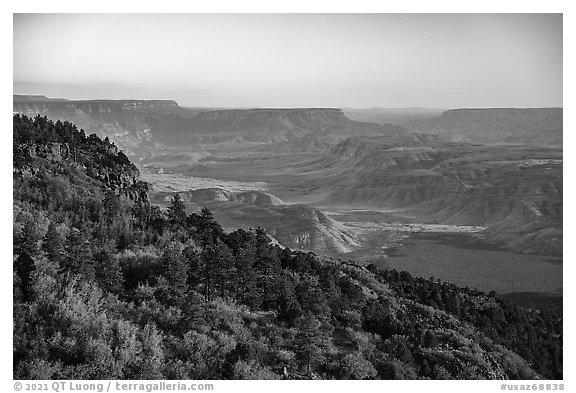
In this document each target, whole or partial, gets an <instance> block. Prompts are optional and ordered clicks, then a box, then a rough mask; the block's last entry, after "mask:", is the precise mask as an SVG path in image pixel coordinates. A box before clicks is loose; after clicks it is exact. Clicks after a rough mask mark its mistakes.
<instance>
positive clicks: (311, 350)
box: [295, 312, 325, 377]
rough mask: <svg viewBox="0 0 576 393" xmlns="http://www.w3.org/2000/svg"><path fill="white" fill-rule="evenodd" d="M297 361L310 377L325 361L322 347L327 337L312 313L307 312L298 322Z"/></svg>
mask: <svg viewBox="0 0 576 393" xmlns="http://www.w3.org/2000/svg"><path fill="white" fill-rule="evenodd" d="M296 329H297V331H298V334H297V335H296V348H295V349H296V359H297V360H298V361H299V363H300V366H301V367H303V368H304V370H305V371H306V375H307V376H308V377H310V376H311V375H312V370H313V369H314V366H315V365H316V364H318V363H320V362H322V360H323V359H324V355H323V353H322V347H323V346H324V343H325V337H324V335H323V333H322V330H321V324H320V321H319V320H318V319H317V318H316V317H315V316H314V315H313V314H312V313H311V312H307V313H306V314H304V315H303V316H301V317H300V318H298V319H297V320H296Z"/></svg>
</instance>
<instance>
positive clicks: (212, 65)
mask: <svg viewBox="0 0 576 393" xmlns="http://www.w3.org/2000/svg"><path fill="white" fill-rule="evenodd" d="M14 93H15V94H42V95H46V96H50V97H63V98H71V99H89V98H110V99H119V98H171V99H175V100H176V101H178V103H180V104H181V105H183V106H228V107H250V106H265V107H309V106H316V107H372V106H381V107H438V108H456V107H547V106H562V15H561V14H134V15H130V14H105V15H102V14H81V15H78V14H16V15H15V16H14Z"/></svg>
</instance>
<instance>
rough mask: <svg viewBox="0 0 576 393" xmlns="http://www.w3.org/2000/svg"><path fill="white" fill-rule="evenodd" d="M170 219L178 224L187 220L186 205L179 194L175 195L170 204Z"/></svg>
mask: <svg viewBox="0 0 576 393" xmlns="http://www.w3.org/2000/svg"><path fill="white" fill-rule="evenodd" d="M168 221H170V222H171V223H173V224H178V225H183V224H184V223H185V222H186V205H185V204H184V202H182V199H181V198H180V195H179V194H176V195H174V197H173V198H172V202H171V204H170V206H168Z"/></svg>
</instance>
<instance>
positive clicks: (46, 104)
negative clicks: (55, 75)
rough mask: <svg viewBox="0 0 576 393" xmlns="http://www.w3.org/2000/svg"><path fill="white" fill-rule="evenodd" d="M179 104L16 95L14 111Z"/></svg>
mask: <svg viewBox="0 0 576 393" xmlns="http://www.w3.org/2000/svg"><path fill="white" fill-rule="evenodd" d="M178 108H179V106H178V104H177V103H176V101H173V100H63V99H52V98H47V97H44V96H14V97H13V111H14V112H17V113H23V114H47V113H51V112H57V113H63V114H65V113H70V114H79V113H87V114H92V113H118V112H131V111H136V112H140V111H143V112H148V111H156V112H160V113H164V112H170V111H172V110H175V109H178Z"/></svg>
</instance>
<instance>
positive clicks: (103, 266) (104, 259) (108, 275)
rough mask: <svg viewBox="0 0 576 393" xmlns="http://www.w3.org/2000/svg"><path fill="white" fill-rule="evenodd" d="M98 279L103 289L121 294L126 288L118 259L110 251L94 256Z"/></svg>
mask: <svg viewBox="0 0 576 393" xmlns="http://www.w3.org/2000/svg"><path fill="white" fill-rule="evenodd" d="M94 260H95V262H96V278H97V280H98V282H99V283H100V285H101V286H102V288H103V289H105V290H107V291H109V292H113V293H119V292H121V291H122V289H123V287H124V276H123V274H122V268H121V267H120V264H119V262H118V259H116V258H114V256H113V255H111V254H110V253H109V252H108V251H105V250H102V251H99V252H97V253H96V254H95V255H94Z"/></svg>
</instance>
